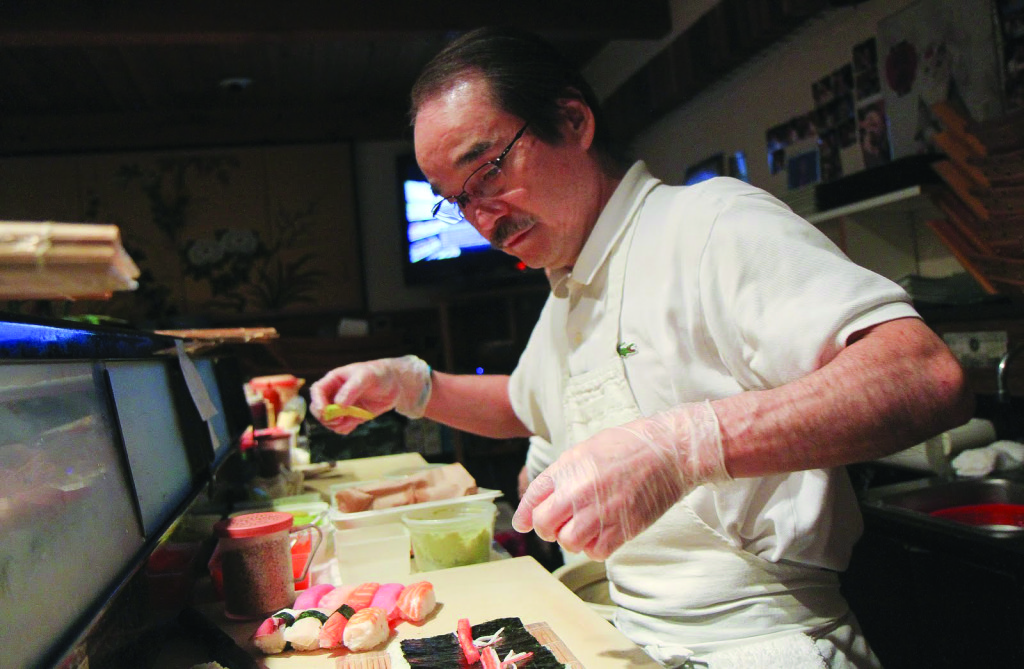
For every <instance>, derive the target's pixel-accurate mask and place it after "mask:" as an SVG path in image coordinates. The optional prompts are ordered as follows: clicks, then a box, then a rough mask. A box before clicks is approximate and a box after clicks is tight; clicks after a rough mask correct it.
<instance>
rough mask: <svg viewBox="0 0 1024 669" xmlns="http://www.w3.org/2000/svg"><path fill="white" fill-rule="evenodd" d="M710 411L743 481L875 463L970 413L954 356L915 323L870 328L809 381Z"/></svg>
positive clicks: (727, 454)
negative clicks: (857, 463)
mask: <svg viewBox="0 0 1024 669" xmlns="http://www.w3.org/2000/svg"><path fill="white" fill-rule="evenodd" d="M713 406H714V408H715V411H716V413H717V414H718V419H719V423H720V425H721V430H722V439H723V450H724V453H725V462H726V467H727V469H728V470H729V473H730V474H731V475H732V476H733V477H736V478H739V477H751V476H763V475H768V474H774V473H780V472H788V471H799V470H804V469H816V468H827V467H835V466H840V465H845V464H849V463H852V462H862V461H865V460H871V459H875V458H878V457H882V456H884V455H888V454H890V453H893V452H895V451H897V450H900V449H903V448H908V447H910V446H912V445H914V444H915V443H919V442H920V441H923V440H924V439H927V438H929V437H931V436H933V435H935V434H937V433H939V432H942V431H943V430H947V429H950V428H952V427H955V426H957V425H960V424H962V423H964V422H965V421H967V420H968V419H969V418H970V416H971V412H972V411H973V405H972V402H971V398H970V396H969V394H968V393H967V392H966V389H965V386H964V377H963V372H962V370H961V369H960V366H959V364H958V363H957V361H956V359H955V358H953V356H952V354H951V353H950V352H949V350H948V349H947V348H946V347H945V345H944V344H943V343H942V341H941V339H939V338H938V337H937V336H935V335H934V334H933V333H932V332H931V331H930V330H928V328H927V326H925V325H924V324H923V323H921V322H920V321H918V320H916V319H901V320H897V321H891V322H888V323H883V324H881V325H879V326H877V327H875V328H872V329H870V330H868V331H867V332H866V333H865V334H864V336H863V337H862V338H861V339H859V340H857V341H855V342H854V343H852V344H850V345H849V346H848V347H846V348H845V349H843V351H842V352H840V353H839V355H837V356H836V358H835V359H834V360H832V361H831V362H829V363H828V364H826V365H825V366H823V367H822V368H821V369H819V370H817V371H815V372H813V373H812V374H809V375H808V376H806V377H804V378H802V379H799V380H797V381H794V382H792V383H789V384H786V385H785V386H782V387H779V388H775V389H773V390H767V391H756V392H748V393H743V394H741V395H737V396H734V397H730V398H727V399H724V400H720V401H717V402H714V403H713Z"/></svg>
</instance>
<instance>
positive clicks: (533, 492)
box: [311, 30, 971, 667]
mask: <svg viewBox="0 0 1024 669" xmlns="http://www.w3.org/2000/svg"><path fill="white" fill-rule="evenodd" d="M412 101H413V102H412V117H413V123H414V135H415V149H416V157H417V160H418V162H419V164H420V166H421V168H422V170H423V172H424V174H425V175H426V176H427V178H428V179H429V180H430V182H431V183H432V184H433V186H434V188H435V190H436V191H437V192H438V193H440V194H441V195H443V196H444V198H445V199H447V200H448V201H449V202H450V203H453V204H455V205H457V206H458V207H459V208H460V209H461V211H462V213H463V214H464V215H465V217H466V218H467V219H468V220H469V221H470V223H472V224H473V225H474V227H475V228H476V229H477V230H479V231H480V233H481V234H483V235H484V236H485V237H486V238H487V239H488V240H489V241H490V242H491V243H492V244H493V245H494V246H496V247H498V248H500V249H502V250H504V251H506V252H507V253H510V254H512V255H515V256H517V257H518V258H520V259H522V260H523V261H524V262H525V263H526V264H527V265H529V266H531V267H542V268H544V269H545V270H546V272H547V273H548V276H549V280H550V281H551V284H552V293H551V295H550V297H549V299H548V302H547V304H546V305H545V308H544V310H543V312H542V314H541V316H540V319H539V321H538V323H537V325H536V327H535V329H534V331H533V334H532V335H531V338H530V341H529V343H528V345H527V348H526V350H525V351H524V353H523V355H522V358H521V359H520V362H519V365H518V366H517V368H516V370H515V371H514V372H513V373H512V375H511V376H510V377H506V376H497V375H492V376H471V375H451V374H444V373H441V372H437V371H433V372H432V371H431V370H430V369H429V367H427V365H426V363H424V362H423V361H422V360H419V359H417V358H414V357H412V356H407V357H405V358H397V359H386V360H375V361H370V362H367V363H358V364H355V365H349V366H346V367H342V368H340V369H337V370H334V371H332V372H331V373H329V374H328V375H327V376H325V377H324V379H322V380H320V381H318V382H317V383H315V384H314V385H313V386H312V388H311V397H312V403H311V406H312V411H313V413H314V414H315V415H317V416H319V415H321V412H322V410H323V407H324V406H325V405H326V404H328V403H338V404H345V405H358V406H360V407H363V408H365V409H369V410H370V411H372V412H373V413H374V414H379V413H381V412H383V411H387V410H390V409H392V408H394V409H396V410H398V411H399V412H401V413H403V414H405V415H407V416H412V417H418V416H423V415H425V416H428V417H429V418H431V419H433V420H436V421H439V422H442V423H445V424H448V425H451V426H453V427H455V428H458V429H461V430H466V431H470V432H474V433H478V434H482V435H485V436H490V437H496V438H507V437H513V436H533V437H534V439H531V449H530V452H529V455H528V461H527V464H528V469H529V477H530V478H531V479H532V483H531V484H530V486H529V488H528V489H527V492H526V494H525V495H524V497H523V499H522V502H521V503H520V505H519V508H518V510H517V511H516V514H515V517H514V520H513V522H514V525H515V526H516V528H517V529H519V530H520V531H529V530H530V529H533V530H534V531H535V532H536V533H537V534H538V535H539V536H540V537H541V538H543V539H545V540H549V541H557V542H558V543H559V544H560V545H561V546H562V547H563V548H564V549H565V550H567V551H572V552H580V551H582V552H584V553H586V554H587V555H589V556H590V557H592V558H594V559H597V560H606V566H607V570H608V576H609V581H610V583H611V588H612V596H613V598H614V599H615V601H616V603H617V604H618V605H619V606H620V607H621V609H620V612H619V614H618V616H617V619H616V624H617V625H618V626H619V628H620V629H622V630H623V631H624V632H625V633H626V634H627V636H629V637H630V638H632V639H633V640H634V641H636V642H637V643H639V644H640V645H642V646H644V647H645V648H646V650H647V651H648V652H649V653H650V654H651V655H652V656H653V657H654V658H656V659H657V660H659V661H661V662H662V663H664V664H665V665H667V666H678V665H679V664H681V663H684V662H686V661H687V660H690V659H697V660H701V661H707V662H709V663H710V666H712V667H719V666H748V667H754V666H776V667H778V666H786V667H798V666H830V667H852V666H875V665H877V660H876V659H875V658H874V656H873V655H872V653H871V651H870V649H869V648H868V646H867V644H866V642H865V641H864V639H863V638H862V637H861V636H860V634H859V631H858V628H857V625H856V621H855V620H854V618H853V616H852V614H851V613H850V612H849V610H848V607H847V606H846V603H845V601H844V600H843V599H842V597H841V596H840V594H839V590H838V579H837V576H836V573H837V572H838V571H840V570H842V569H843V568H845V566H846V564H847V561H848V559H849V554H850V550H851V548H852V545H853V543H854V541H855V540H856V538H857V536H858V535H859V532H860V528H861V526H860V516H859V513H858V510H857V507H856V501H855V499H854V495H853V491H852V488H851V486H850V484H849V481H848V479H847V478H846V475H845V471H844V470H843V469H842V468H841V466H842V465H845V464H847V463H851V462H857V461H864V460H869V459H873V458H877V457H880V456H883V455H886V454H889V453H892V452H894V451H896V450H899V449H901V448H906V447H909V446H911V445H913V444H914V443H917V442H919V441H921V440H923V439H925V438H927V437H929V436H932V435H933V434H936V433H938V432H940V431H942V430H944V429H948V428H951V427H953V426H956V425H959V424H961V423H963V422H964V421H966V420H967V419H968V418H969V416H970V412H971V405H970V401H969V399H968V396H967V394H966V392H965V389H964V380H963V375H962V372H961V369H960V367H959V366H958V364H957V362H956V360H955V359H954V358H953V357H952V355H951V354H950V352H949V351H948V349H947V348H946V347H945V346H944V345H943V344H942V342H941V340H940V339H939V338H938V337H936V336H935V335H934V334H933V333H932V332H931V331H930V330H929V329H928V328H927V327H926V326H925V325H924V324H923V323H922V322H921V321H920V319H919V318H917V315H916V313H915V312H914V310H913V309H912V307H911V306H910V304H909V301H908V298H907V296H906V294H905V293H904V292H903V291H902V290H900V289H899V287H898V286H896V285H894V284H893V283H891V282H889V281H887V280H885V279H883V278H881V277H879V276H877V275H874V274H872V273H870V272H868V271H866V270H864V269H862V268H860V267H858V266H856V265H853V264H852V263H850V262H849V261H848V260H847V259H846V258H845V257H844V256H843V255H842V254H841V253H840V252H839V251H838V249H836V248H835V247H834V246H833V245H832V244H831V243H830V242H829V241H828V240H827V239H826V238H825V237H824V236H823V235H821V234H820V233H819V232H818V231H817V230H816V229H814V228H813V227H812V226H810V225H809V224H807V223H806V222H804V221H802V220H801V219H799V218H798V217H797V216H795V215H794V214H792V212H790V211H789V210H788V209H787V208H786V207H785V206H784V205H782V204H781V203H780V202H778V201H777V200H775V199H774V198H772V197H771V196H770V195H768V194H767V193H765V192H763V191H760V190H758V189H756V188H753V187H750V186H748V185H746V184H743V183H741V182H738V181H735V180H732V179H715V180H712V181H708V182H704V183H703V184H698V185H696V186H691V187H670V186H666V185H663V184H661V183H660V182H659V181H658V180H656V179H654V178H652V177H651V176H650V175H649V174H648V172H647V170H646V168H645V167H644V165H643V164H642V163H636V164H634V165H632V166H631V167H629V166H626V165H624V164H623V163H621V162H620V161H618V160H617V159H616V154H615V152H614V150H613V149H612V146H611V143H610V140H609V137H608V134H607V129H606V128H605V127H604V122H603V120H602V118H601V115H600V110H599V107H598V105H597V102H596V100H595V99H594V96H593V93H592V92H591V90H590V88H589V87H588V86H587V84H586V83H585V82H584V81H583V79H582V78H581V77H580V76H579V74H578V73H576V72H575V70H573V68H572V67H571V66H569V65H567V64H566V63H565V62H564V61H563V60H562V59H561V58H560V57H559V56H558V54H557V53H555V52H554V51H553V50H551V48H550V47H549V46H548V45H546V44H545V43H543V42H541V41H540V40H538V39H536V38H534V37H532V36H529V35H523V34H519V33H514V32H509V31H499V30H479V31H474V32H472V33H469V34H467V35H465V36H463V37H461V38H460V39H458V40H456V41H455V42H453V43H452V44H451V45H450V46H449V47H447V48H446V49H445V50H444V51H443V52H442V53H441V54H439V55H438V56H437V57H436V58H435V59H434V60H433V61H432V62H431V63H430V64H429V65H428V66H427V68H426V69H425V71H424V73H423V74H422V75H421V77H420V79H419V80H418V82H417V84H416V86H415V87H414V89H413V93H412ZM359 422H360V421H359V419H356V418H352V417H345V418H340V419H337V420H335V421H332V422H330V423H329V426H330V427H332V428H333V429H336V430H338V431H340V432H348V431H350V430H351V429H353V428H354V427H355V425H357V424H358V423H359ZM765 658H769V659H767V660H766V659H765ZM759 663H760V664H759Z"/></svg>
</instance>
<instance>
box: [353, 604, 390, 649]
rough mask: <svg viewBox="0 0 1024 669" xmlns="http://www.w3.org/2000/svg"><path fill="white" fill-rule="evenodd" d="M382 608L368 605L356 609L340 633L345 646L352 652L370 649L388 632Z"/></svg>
mask: <svg viewBox="0 0 1024 669" xmlns="http://www.w3.org/2000/svg"><path fill="white" fill-rule="evenodd" d="M390 631H391V630H390V629H389V628H388V614H387V613H385V611H384V609H378V608H376V607H373V606H371V607H368V608H365V609H361V610H359V611H356V612H355V613H354V614H353V615H352V617H351V618H349V621H348V624H347V625H345V630H344V632H343V633H342V637H343V640H344V642H345V647H346V648H348V649H349V650H351V651H353V652H360V651H364V650H370V649H371V648H374V647H376V646H379V645H380V644H381V643H383V642H384V641H385V640H386V639H387V638H388V634H389V633H390Z"/></svg>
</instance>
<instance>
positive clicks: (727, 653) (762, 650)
mask: <svg viewBox="0 0 1024 669" xmlns="http://www.w3.org/2000/svg"><path fill="white" fill-rule="evenodd" d="M644 650H646V651H647V653H648V654H649V655H650V656H651V657H653V658H654V659H655V660H658V661H659V662H660V663H662V664H664V665H665V666H667V667H704V666H706V667H707V668H708V669H828V665H827V664H826V663H825V660H824V658H822V656H821V653H820V652H819V651H818V648H817V646H815V645H814V640H813V639H811V637H809V636H807V635H806V634H803V633H802V632H795V633H793V634H786V635H783V636H779V637H774V638H772V639H766V640H764V641H752V642H750V643H745V644H742V645H739V646H733V647H730V648H723V649H722V650H717V651H714V652H710V653H704V654H700V655H695V654H693V653H692V651H690V650H689V649H687V648H684V647H682V646H647V647H646V648H645V649H644Z"/></svg>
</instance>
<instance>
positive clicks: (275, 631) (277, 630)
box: [252, 616, 288, 655]
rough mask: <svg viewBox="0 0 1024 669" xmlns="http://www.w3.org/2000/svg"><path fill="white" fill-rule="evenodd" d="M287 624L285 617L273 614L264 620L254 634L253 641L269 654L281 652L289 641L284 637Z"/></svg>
mask: <svg viewBox="0 0 1024 669" xmlns="http://www.w3.org/2000/svg"><path fill="white" fill-rule="evenodd" d="M286 626H287V623H285V621H284V619H283V618H275V617H274V616H271V617H269V618H267V619H266V620H264V621H263V622H262V623H261V624H260V626H259V627H258V628H257V629H256V632H255V633H254V634H253V635H252V643H253V645H254V646H256V647H257V648H259V649H260V650H261V651H262V652H263V653H265V654H267V655H273V654H275V653H280V652H281V651H282V650H284V647H285V646H287V645H288V642H287V641H285V638H284V628H285V627H286Z"/></svg>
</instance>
